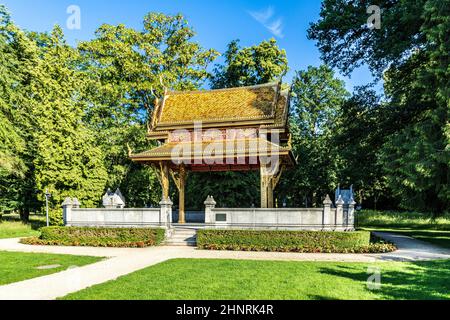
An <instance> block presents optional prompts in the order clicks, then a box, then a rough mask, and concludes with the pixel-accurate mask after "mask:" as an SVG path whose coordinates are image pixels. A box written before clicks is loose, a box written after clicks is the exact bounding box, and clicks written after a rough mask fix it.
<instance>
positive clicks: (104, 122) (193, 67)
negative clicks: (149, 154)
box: [79, 13, 217, 205]
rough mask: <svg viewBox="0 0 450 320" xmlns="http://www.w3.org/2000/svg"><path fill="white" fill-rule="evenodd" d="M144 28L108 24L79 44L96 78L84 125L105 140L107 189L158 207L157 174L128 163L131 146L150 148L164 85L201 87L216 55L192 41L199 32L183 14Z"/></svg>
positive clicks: (153, 19)
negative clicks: (150, 127) (150, 122)
mask: <svg viewBox="0 0 450 320" xmlns="http://www.w3.org/2000/svg"><path fill="white" fill-rule="evenodd" d="M143 25H144V28H143V30H142V31H138V30H134V29H132V28H127V27H125V25H123V24H120V25H117V26H113V25H103V26H101V27H100V28H99V29H98V30H97V32H96V38H95V39H94V40H92V41H88V42H82V43H80V45H79V50H80V52H81V54H82V56H83V60H84V65H83V68H84V70H86V72H87V73H88V74H89V75H90V78H91V80H92V82H91V86H90V92H89V95H90V99H91V104H90V106H89V108H88V111H87V114H86V117H85V121H86V122H87V123H88V124H89V126H90V127H91V128H93V129H94V130H95V131H96V132H97V137H98V141H101V142H102V143H101V148H102V150H103V152H104V154H105V156H106V162H105V164H106V168H107V170H108V186H109V187H111V188H116V187H118V186H120V187H121V189H122V192H123V194H124V196H125V198H127V199H128V200H129V201H128V203H129V204H130V205H144V204H148V205H149V204H157V203H158V202H159V201H160V199H159V198H160V194H161V193H160V191H159V187H158V183H157V179H156V176H155V173H154V172H153V170H152V169H151V168H147V167H142V166H136V165H133V163H132V162H131V161H130V160H129V159H128V155H127V154H128V149H127V144H129V145H130V147H131V148H132V149H133V150H144V149H149V148H151V147H152V146H151V145H150V144H149V142H148V141H147V140H146V138H145V137H146V130H147V126H146V123H147V120H148V119H149V117H151V114H152V111H153V106H154V101H155V98H156V97H157V96H158V97H161V96H162V95H163V94H164V90H165V87H167V88H171V89H176V90H193V89H197V88H199V87H200V86H201V85H202V84H203V82H204V81H205V79H207V77H208V75H209V73H208V72H207V67H208V66H209V64H210V63H211V62H212V61H213V60H214V59H215V58H216V56H217V53H216V51H214V50H212V49H208V50H205V49H203V48H202V47H201V46H200V45H199V44H198V43H196V42H194V41H193V37H194V36H195V32H194V30H193V29H192V27H190V26H189V24H188V22H187V20H186V19H184V17H183V16H182V15H174V16H170V15H164V14H162V13H149V14H147V15H146V16H145V18H144V22H143ZM139 177H141V179H140V178H139ZM140 180H142V181H140ZM143 181H146V183H145V184H144V183H143ZM136 194H139V195H140V196H139V197H137V196H136Z"/></svg>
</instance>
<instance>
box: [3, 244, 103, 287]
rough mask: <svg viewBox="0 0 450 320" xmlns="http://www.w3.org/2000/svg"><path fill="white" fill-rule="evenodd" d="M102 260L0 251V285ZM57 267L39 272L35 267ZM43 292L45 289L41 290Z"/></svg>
mask: <svg viewBox="0 0 450 320" xmlns="http://www.w3.org/2000/svg"><path fill="white" fill-rule="evenodd" d="M102 259H103V258H98V257H84V256H72V255H59V254H41V253H22V252H6V251H0V285H5V284H9V283H13V282H18V281H22V280H27V279H31V278H35V277H40V276H45V275H48V274H52V273H55V272H60V271H63V270H66V269H67V268H69V267H75V266H77V267H80V266H84V265H86V264H90V263H94V262H97V261H99V260H102ZM51 265H59V266H58V267H56V268H52V269H44V270H40V269H37V267H42V266H51ZM42 289H43V290H45V288H42Z"/></svg>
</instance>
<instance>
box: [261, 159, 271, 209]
mask: <svg viewBox="0 0 450 320" xmlns="http://www.w3.org/2000/svg"><path fill="white" fill-rule="evenodd" d="M260 172H261V175H260V179H261V208H269V183H270V176H269V175H268V172H267V168H266V167H265V166H264V165H261V170H260Z"/></svg>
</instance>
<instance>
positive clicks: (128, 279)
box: [65, 259, 450, 300]
mask: <svg viewBox="0 0 450 320" xmlns="http://www.w3.org/2000/svg"><path fill="white" fill-rule="evenodd" d="M369 266H370V267H374V266H376V267H378V268H379V270H380V273H381V289H380V290H369V289H368V287H367V280H368V277H369V276H370V274H368V273H367V270H368V267H369ZM449 278H450V261H449V260H443V261H426V262H425V261H424V262H389V263H388V262H385V263H376V264H367V263H341V262H339V263H338V262H291V261H289V262H287V261H249V260H207V259H176V260H170V261H167V262H164V263H161V264H158V265H155V266H152V267H149V268H146V269H143V270H140V271H137V272H134V273H132V274H129V275H126V276H123V277H120V278H119V279H117V280H114V281H110V282H107V283H104V284H99V285H96V286H93V287H91V288H88V289H85V290H82V291H79V292H77V293H73V294H70V295H68V296H66V297H65V299H74V300H78V299H80V300H83V299H88V300H103V299H112V300H122V299H123V300H165V299H169V300H210V299H225V300H255V299H256V300H259V299H262V300H265V299H269V300H279V299H295V300H321V299H351V300H354V299H450V282H449V281H448V279H449Z"/></svg>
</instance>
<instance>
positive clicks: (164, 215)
mask: <svg viewBox="0 0 450 320" xmlns="http://www.w3.org/2000/svg"><path fill="white" fill-rule="evenodd" d="M159 205H160V206H161V209H160V217H159V222H160V224H161V225H165V226H166V227H167V228H168V229H170V228H171V227H172V205H173V202H172V200H170V198H167V199H162V200H161V202H160V203H159Z"/></svg>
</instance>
